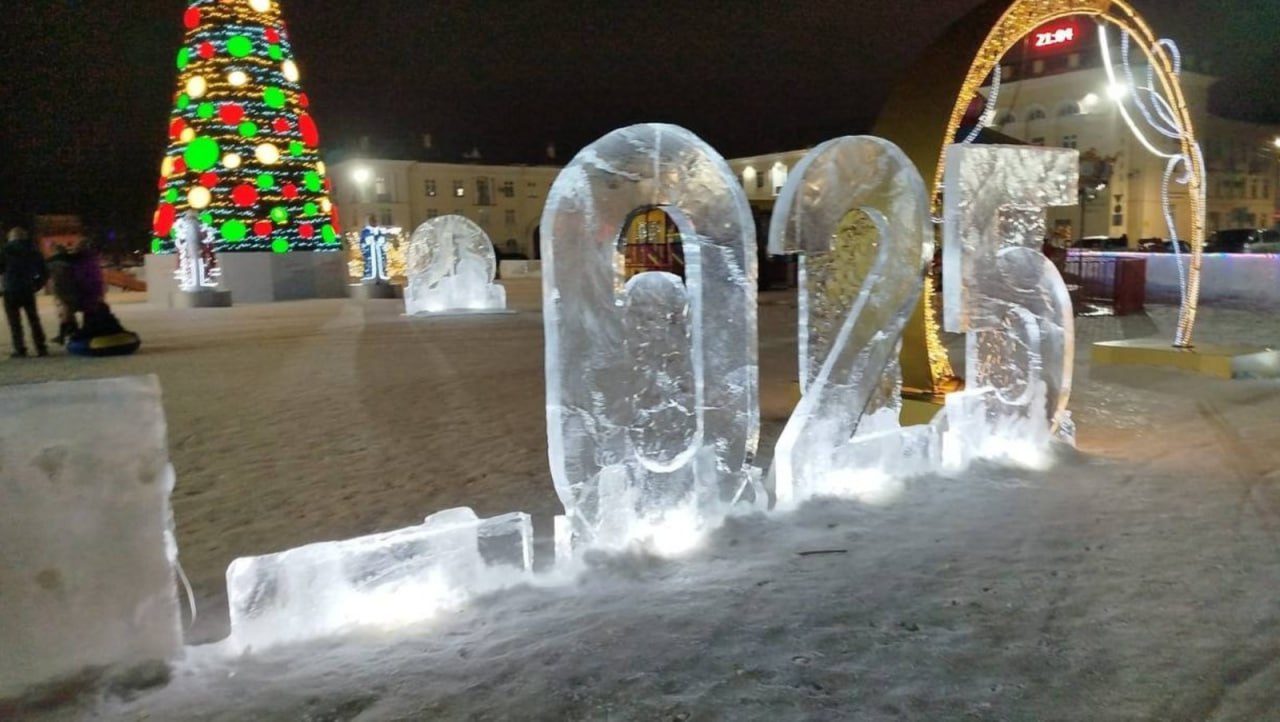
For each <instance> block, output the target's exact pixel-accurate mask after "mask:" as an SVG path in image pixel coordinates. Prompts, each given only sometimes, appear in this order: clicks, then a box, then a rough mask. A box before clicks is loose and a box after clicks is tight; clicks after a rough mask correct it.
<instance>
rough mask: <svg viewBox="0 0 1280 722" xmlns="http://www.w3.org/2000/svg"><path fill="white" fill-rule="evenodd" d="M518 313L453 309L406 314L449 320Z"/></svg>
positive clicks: (503, 309)
mask: <svg viewBox="0 0 1280 722" xmlns="http://www.w3.org/2000/svg"><path fill="white" fill-rule="evenodd" d="M515 313H518V312H517V311H516V310H515V309H514V308H451V309H447V310H444V311H419V312H417V313H406V314H405V315H406V316H408V317H409V318H449V317H454V316H504V315H513V314H515Z"/></svg>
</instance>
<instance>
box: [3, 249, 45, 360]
mask: <svg viewBox="0 0 1280 722" xmlns="http://www.w3.org/2000/svg"><path fill="white" fill-rule="evenodd" d="M0 277H2V278H3V279H4V314H5V317H6V318H8V320H9V333H10V334H11V335H12V337H13V353H12V354H11V356H12V357H13V358H21V357H23V356H26V355H27V344H26V340H25V339H24V337H23V333H22V314H23V312H25V313H26V314H27V323H29V324H31V340H32V341H33V342H35V347H36V354H37V355H39V356H48V355H49V348H48V346H46V345H45V341H44V327H43V326H41V325H40V313H39V311H37V310H36V293H37V292H38V291H39V290H40V289H41V288H43V287H44V283H45V281H46V280H48V270H47V269H46V268H45V264H44V256H42V255H40V249H38V248H36V244H35V242H34V241H32V240H31V239H30V238H28V237H27V232H26V231H24V230H23V229H21V228H14V229H13V230H11V231H9V242H8V243H6V244H4V247H3V248H0Z"/></svg>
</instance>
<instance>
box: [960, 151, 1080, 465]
mask: <svg viewBox="0 0 1280 722" xmlns="http://www.w3.org/2000/svg"><path fill="white" fill-rule="evenodd" d="M1078 175H1079V156H1078V152H1077V151H1075V150H1069V149H1045V148H1035V147H1025V146H992V145H987V146H973V145H953V146H951V148H950V149H949V150H948V151H947V158H946V168H945V175H944V223H945V226H944V229H943V233H944V236H943V238H944V247H943V259H942V263H943V279H944V286H943V289H944V304H943V308H944V321H945V325H946V330H947V331H950V332H952V333H965V334H966V340H965V375H966V390H965V391H963V392H961V393H958V394H951V395H949V396H948V397H947V401H946V404H947V406H946V415H947V423H948V426H949V430H948V432H947V435H948V441H947V442H946V443H945V444H944V449H945V452H944V453H945V455H946V457H947V464H948V465H949V466H961V465H963V464H964V463H966V462H967V460H968V458H973V457H984V458H992V457H996V458H1000V457H1003V458H1008V459H1011V460H1013V461H1022V462H1024V463H1026V462H1031V461H1032V460H1033V459H1034V457H1036V456H1037V455H1043V452H1044V451H1045V450H1046V449H1047V447H1048V444H1049V441H1050V439H1051V434H1053V433H1055V432H1056V433H1058V434H1059V435H1061V436H1064V437H1066V438H1070V437H1071V435H1072V426H1071V420H1070V415H1069V413H1068V412H1067V399H1068V397H1069V395H1070V393H1071V370H1072V360H1073V356H1074V354H1075V338H1074V334H1075V326H1074V320H1073V317H1072V308H1071V298H1070V296H1069V295H1068V292H1067V287H1066V284H1065V283H1064V282H1063V280H1062V277H1061V276H1060V275H1059V274H1058V270H1057V268H1055V267H1054V265H1053V264H1052V263H1051V262H1050V261H1049V259H1048V258H1047V257H1046V256H1045V255H1044V253H1043V252H1042V250H1041V248H1042V244H1043V242H1044V239H1045V237H1046V234H1045V230H1046V229H1045V210H1046V208H1048V207H1050V206H1063V205H1071V204H1074V203H1075V202H1076V192H1077V180H1078Z"/></svg>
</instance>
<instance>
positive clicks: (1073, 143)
mask: <svg viewBox="0 0 1280 722" xmlns="http://www.w3.org/2000/svg"><path fill="white" fill-rule="evenodd" d="M1062 147H1063V148H1079V147H1080V142H1079V141H1078V140H1077V139H1076V136H1074V135H1064V136H1062Z"/></svg>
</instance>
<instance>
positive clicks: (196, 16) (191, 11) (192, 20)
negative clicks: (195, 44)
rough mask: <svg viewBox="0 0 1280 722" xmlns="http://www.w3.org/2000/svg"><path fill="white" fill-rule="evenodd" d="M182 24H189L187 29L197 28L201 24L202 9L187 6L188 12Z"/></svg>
mask: <svg viewBox="0 0 1280 722" xmlns="http://www.w3.org/2000/svg"><path fill="white" fill-rule="evenodd" d="M182 24H183V25H186V26H187V30H195V28H196V26H197V25H199V24H200V9H199V8H187V12H186V14H185V15H183V16H182Z"/></svg>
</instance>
